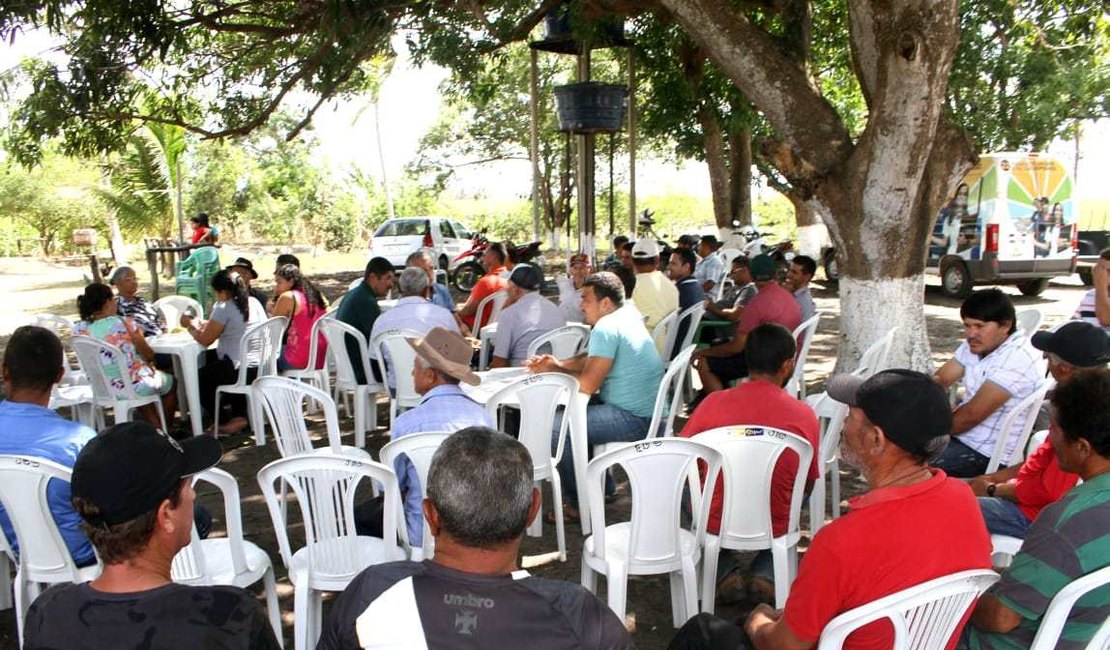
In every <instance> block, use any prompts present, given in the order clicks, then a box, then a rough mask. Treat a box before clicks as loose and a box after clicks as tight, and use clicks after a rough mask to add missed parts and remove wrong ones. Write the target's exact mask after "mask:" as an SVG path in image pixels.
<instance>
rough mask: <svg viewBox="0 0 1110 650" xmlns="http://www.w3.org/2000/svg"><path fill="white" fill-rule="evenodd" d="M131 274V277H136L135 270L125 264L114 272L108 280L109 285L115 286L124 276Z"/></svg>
mask: <svg viewBox="0 0 1110 650" xmlns="http://www.w3.org/2000/svg"><path fill="white" fill-rule="evenodd" d="M129 273H130V274H131V275H135V269H133V268H131V267H130V266H128V265H126V264H123V265H121V266H117V267H116V270H115V271H113V272H112V276H111V277H110V278H108V284H113V285H114V284H115V283H117V282H119V281H120V280H121V279H123V276H125V275H127V274H129Z"/></svg>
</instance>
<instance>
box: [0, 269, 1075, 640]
mask: <svg viewBox="0 0 1110 650" xmlns="http://www.w3.org/2000/svg"><path fill="white" fill-rule="evenodd" d="M259 268H267V267H265V266H262V265H259ZM306 270H308V271H309V272H311V268H308V269H306ZM83 273H87V270H85V269H81V268H70V267H61V266H54V265H48V264H43V263H37V262H31V261H29V260H25V259H20V260H0V296H3V300H4V301H5V303H6V307H7V308H6V309H4V310H0V348H2V347H3V346H4V345H5V344H6V342H7V336H8V335H9V334H10V333H11V331H12V329H14V327H15V326H17V325H18V324H20V323H22V322H26V319H27V318H28V317H29V315H30V314H34V313H40V312H51V313H61V314H72V313H73V312H74V311H75V307H74V299H75V298H76V296H77V294H78V293H79V292H80V290H81V287H83V286H84V283H85V280H84V279H83V277H82V275H83ZM358 274H359V273H358V272H357V271H355V272H341V273H332V274H328V275H314V276H312V277H313V279H314V280H315V281H316V282H317V283H318V284H319V286H320V287H321V288H322V289H323V290H324V292H325V293H326V294H327V295H328V296H329V298H334V297H337V296H338V295H340V294H341V293H342V292H343V291H344V290H345V288H346V286H347V284H348V283H349V282H350V281H351V280H352V279H354V278H355V277H357V275H358ZM140 278H141V279H142V278H143V274H140ZM260 286H261V287H262V288H263V289H264V290H269V289H270V288H271V287H270V286H268V283H266V282H261V283H260ZM1084 290H1085V287H1082V286H1081V285H1080V284H1079V282H1078V280H1077V279H1076V278H1075V277H1074V276H1073V277H1072V278H1070V279H1065V280H1063V281H1062V282H1058V283H1053V284H1052V285H1051V286H1050V288H1049V289H1048V290H1047V291H1046V292H1045V294H1043V295H1042V296H1040V297H1038V298H1028V297H1025V296H1022V295H1020V294H1019V293H1018V292H1017V290H1016V289H1013V288H1010V289H1007V291H1008V292H1009V293H1010V294H1011V295H1012V296H1013V298H1014V302H1015V303H1016V305H1017V306H1018V309H1022V308H1026V307H1037V308H1039V309H1041V310H1042V311H1044V312H1045V315H1046V318H1045V325H1046V326H1051V325H1054V324H1056V323H1059V322H1061V321H1063V320H1066V319H1067V318H1069V317H1070V315H1071V313H1072V312H1073V311H1074V309H1075V307H1076V305H1077V304H1078V302H1079V300H1080V297H1081V296H1082V292H1083V291H1084ZM814 297H815V299H816V301H817V306H818V309H819V310H820V311H821V312H822V313H823V314H824V317H823V318H822V321H821V324H820V327H819V329H818V333H817V338H816V340H815V342H814V344H813V346H812V348H811V352H810V358H809V360H808V361H807V364H806V369H807V372H806V376H807V384H808V386H809V390H810V392H814V391H817V390H820V388H821V386H822V384H823V382H824V378H825V376H826V375H827V374H828V372H829V371H830V370H831V369H832V367H833V364H834V363H835V355H836V346H837V342H838V338H837V337H838V332H839V320H840V319H839V301H838V299H837V296H836V293H835V291H833V290H830V289H827V288H825V287H824V286H822V285H821V284H820V283H819V282H818V283H815V284H814ZM958 307H959V303H958V301H955V300H951V299H948V298H945V297H944V296H943V295H941V293H940V290H939V287H938V286H935V282H934V284H933V286H929V287H928V290H927V293H926V316H927V320H928V328H929V340H930V343H931V345H932V349H933V356H934V359H936V360H937V361H938V362H939V361H943V360H944V359H947V358H948V357H949V356H950V355H951V353H952V351H953V350H954V349H955V347H956V345H957V343H958V341H959V339H960V337H961V334H962V332H961V328H960V324H959V315H958ZM340 415H341V418H342V420H341V423H340V428H341V430H342V431H344V432H345V435H344V441H343V442H344V443H345V444H354V435H353V420H352V419H351V418H350V417H349V416H348V415H347V414H346V413H345V412H344V411H343V410H342V409H340ZM309 419H310V420H311V419H312V418H311V417H310V418H309ZM378 421H379V422H380V423H385V424H387V423H388V421H389V417H388V412H387V408H386V403H385V402H379V404H378ZM313 429H314V430H315V431H316V432H317V438H318V439H322V438H324V437H325V436H324V435H323V433H322V425H321V424H320V423H316V425H315V426H314V427H313ZM388 439H389V433H388V430H387V429H386V428H384V426H383V427H382V428H379V429H378V430H377V431H375V432H373V433H372V434H371V435H369V436H368V438H367V446H368V448H369V450H370V451H371V453H373V454H374V455H375V457H376V456H377V451H378V450H379V449H380V448H381V446H382V445H384V444H385V443H386V442H388ZM277 458H278V453H277V450H276V448H275V446H274V445H273V444H272V442H271V443H270V444H267V445H265V446H261V447H258V446H255V445H254V442H253V439H252V438H249V437H247V436H237V437H233V438H229V439H225V455H224V459H223V462H222V464H221V467H222V468H223V469H225V470H227V471H228V472H230V473H232V474H233V475H234V476H236V477H238V478H239V489H240V493H241V497H242V499H241V501H242V503H241V505H242V513H243V528H244V531H245V535H246V538H247V540H249V541H251V542H253V543H255V544H257V545H259V546H260V547H262V548H263V549H265V550H266V551H267V552H268V553H269V554H270V556H271V558H272V559H273V561H274V565H275V570H276V573H277V576H278V592H279V597H280V599H281V609H282V619H283V623H284V628H285V629H284V631H285V635H284V636H285V643H286V647H290V648H291V647H292V645H291V644H292V636H291V635H292V624H293V614H292V609H293V597H292V595H293V591H292V587H291V586H290V584H289V582H288V580H287V578H286V571H285V568H284V567H283V566H282V565H281V559H280V556H279V554H278V550H277V542H276V538H275V537H274V534H273V527H272V524H271V521H270V517H269V515H268V513H267V511H266V507H265V504H264V502H263V500H262V496H261V494H260V491H259V487H258V484H257V482H256V480H255V478H254V477H255V475H256V473H257V471H258V470H259V469H260V468H261V467H262V466H264V465H265V464H266V463H268V462H270V461H272V460H275V459H277ZM841 474H842V476H841V482H842V485H843V486H844V488H843V489H844V491H845V494H846V495H852V494H856V493H859V492H861V491H863V490H864V489H866V486H865V485H864V484H863V482H862V481H861V480H860V479H859V477H858V475H857V474H856V473H855V472H852V471H850V470H846V469H842V471H841ZM198 498H199V500H200V501H201V502H202V503H204V504H205V505H207V506H208V507H209V508H210V509H211V510H212V512H213V515H214V519H215V521H214V525H213V535H215V536H219V535H222V534H223V531H224V522H223V507H222V505H221V502H220V499H219V494H218V493H216V492H215V491H214V490H205V489H201V490H199V491H198ZM546 499H547V497H546V496H545V500H546ZM547 502H548V503H549V501H547ZM630 503H631V499H630V497H628V496H623V497H622V498H621V499H620V500H618V501H617V502H616V503H615V504H613V505H611V506H609V508H608V512H609V515H610V516H611V517H613V516H616V517H620V516H627V513H628V511H629V507H630ZM291 512H292V511H291ZM802 521H803V523H805V522H808V513H803V515H802ZM294 534H296V533H295V532H294ZM807 544H808V538H806V539H805V540H804V541H803V544H802V547H803V548H804V547H805V546H806V545H807ZM567 546H568V549H567V550H568V558H567V561H566V562H565V563H560V562H558V561H557V560H553V559H552V558H550V557H549V555H550V553H551V551H553V550H555V548H556V545H555V535H554V527H553V526H549V525H545V526H544V535H543V537H541V538H528V537H526V538H525V540H524V544H523V549H522V553H523V555H524V556H525V557H524V564H525V566H529V565H531V566H530V570H531V571H532V573H533V574H535V575H538V576H542V577H546V578H554V579H561V580H568V581H571V582H578V581H579V579H580V566H581V565H580V553H581V546H582V536H581V528H580V527H579V525H578V524H577V523H572V522H568V523H567ZM605 589H606V587H605V579H604V577H602V578H601V579H600V580H599V582H598V593H599V595H600V596H601V597H602V598H603V599H604V597H605ZM627 602H628V611H629V615H630V617H631V618H634V619H635V629H636V631H635V639H636V643H637V645H638V646H639V647H642V648H664V647H666V645H667V643H668V641H669V639H670V638H671V636H672V635H673V633H674V629H673V627H672V624H671V607H670V589H669V583H668V580H667V578H666V577H665V576H651V577H632V578H631V579H630V581H629V586H628V601H627ZM751 606H752V603H741V604H740V605H738V606H730V607H721V608H718V614H720V615H722V616H726V617H733V618H735V617H739V616H741V615H743V613H744V612H745V611H746V610H747V609H749V608H750V607H751ZM325 616H327V607H326V606H325ZM15 647H16V643H15V617H14V614H13V612H12V610H7V611H4V612H0V648H15Z"/></svg>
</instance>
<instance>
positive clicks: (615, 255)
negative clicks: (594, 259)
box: [601, 235, 628, 266]
mask: <svg viewBox="0 0 1110 650" xmlns="http://www.w3.org/2000/svg"><path fill="white" fill-rule="evenodd" d="M627 243H628V236H627V235H617V236H616V237H614V238H613V251H612V252H611V253H609V255H608V256H606V258H605V261H604V262H602V263H601V265H602V266H609V265H610V264H620V262H621V248H623V247H624V245H625V244H627Z"/></svg>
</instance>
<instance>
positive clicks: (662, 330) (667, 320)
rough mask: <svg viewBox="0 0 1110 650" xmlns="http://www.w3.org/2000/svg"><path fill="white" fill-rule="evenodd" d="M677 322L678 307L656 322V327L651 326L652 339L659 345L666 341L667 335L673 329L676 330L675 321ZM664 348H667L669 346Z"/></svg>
mask: <svg viewBox="0 0 1110 650" xmlns="http://www.w3.org/2000/svg"><path fill="white" fill-rule="evenodd" d="M677 322H678V310H677V309H676V310H674V311H672V312H671V313H669V314H667V315H666V316H664V317H663V320H661V321H659V322H658V323H656V324H655V327H653V328H651V340H653V341H655V342H656V343H658V344H659V345H663V344H664V343H666V342H667V337H668V336H670V335H671V331H672V330H674V326H675V323H677ZM662 349H663V350H666V349H667V348H662Z"/></svg>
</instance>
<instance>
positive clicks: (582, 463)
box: [459, 368, 590, 535]
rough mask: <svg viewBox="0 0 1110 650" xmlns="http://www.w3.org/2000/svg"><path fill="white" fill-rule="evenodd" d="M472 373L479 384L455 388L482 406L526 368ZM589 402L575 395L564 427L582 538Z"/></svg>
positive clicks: (586, 526) (586, 520) (586, 527)
mask: <svg viewBox="0 0 1110 650" xmlns="http://www.w3.org/2000/svg"><path fill="white" fill-rule="evenodd" d="M474 374H476V375H478V378H479V379H481V380H482V383H481V384H479V385H477V386H471V385H470V384H467V383H466V382H460V383H459V387H460V388H461V389H462V391H463V393H465V394H466V396H467V397H469V398H470V399H472V400H474V401H475V402H478V403H479V404H485V403H486V402H488V401H489V398H491V397H493V395H494V393H496V392H497V391H499V390H501V389H502V388H504V387H506V386H508V385H509V384H511V383H513V382H514V381H517V380H519V379H520V378H521V377H525V376H527V375H528V370H527V369H526V368H495V369H493V370H485V371H483V372H476V373H474ZM589 401H590V396H589V395H586V394H583V393H578V394H577V395H575V398H574V400H573V402H572V404H571V408H570V422H569V424H568V428H567V435H568V436H570V442H571V452H572V453H573V458H571V461H572V462H573V464H574V476H575V478H576V479H577V481H576V482H577V488H578V512H579V514H580V519H581V524H582V534H583V535H589V534H590V501H589V498H588V497H587V495H586V488H587V484H586V465H587V464H589V455H588V453H587V450H588V449H589V446H588V445H587V444H586V405H587V404H588V403H589Z"/></svg>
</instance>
